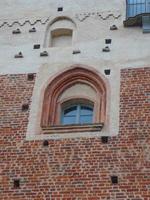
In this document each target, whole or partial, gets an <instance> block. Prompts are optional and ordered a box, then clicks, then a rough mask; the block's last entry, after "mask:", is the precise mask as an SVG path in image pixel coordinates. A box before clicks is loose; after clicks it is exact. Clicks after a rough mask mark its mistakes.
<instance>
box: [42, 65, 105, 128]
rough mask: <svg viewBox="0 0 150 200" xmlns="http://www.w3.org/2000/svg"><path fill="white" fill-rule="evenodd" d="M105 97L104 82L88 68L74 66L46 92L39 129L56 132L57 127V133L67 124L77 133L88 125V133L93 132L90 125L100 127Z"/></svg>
mask: <svg viewBox="0 0 150 200" xmlns="http://www.w3.org/2000/svg"><path fill="white" fill-rule="evenodd" d="M106 94H107V92H106V85H105V83H104V80H103V79H102V78H101V77H100V76H99V75H98V74H97V73H95V72H93V71H91V70H89V69H85V68H81V67H73V68H71V69H69V70H67V71H65V72H63V73H61V74H60V75H58V76H56V77H55V78H54V79H53V80H52V81H51V82H50V84H49V85H48V87H47V88H46V90H45V94H44V101H43V111H42V120H41V127H42V128H43V129H44V130H45V129H47V128H48V129H49V130H50V129H53V130H54V127H55V130H56V126H57V127H59V131H60V126H61V128H64V127H65V126H66V125H67V126H68V125H71V126H77V130H78V131H79V130H80V126H84V128H85V126H87V125H88V130H89V129H90V130H93V129H91V126H90V125H92V127H93V126H95V128H96V129H97V128H102V126H103V124H104V123H105V120H106V104H107V102H106ZM62 126H63V127H62ZM65 128H66V127H65ZM86 128H87V127H86ZM86 130H87V129H86ZM88 130H87V131H88Z"/></svg>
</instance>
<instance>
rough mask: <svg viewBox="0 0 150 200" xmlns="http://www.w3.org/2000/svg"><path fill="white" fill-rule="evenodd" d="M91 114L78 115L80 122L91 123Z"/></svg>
mask: <svg viewBox="0 0 150 200" xmlns="http://www.w3.org/2000/svg"><path fill="white" fill-rule="evenodd" d="M92 122H93V116H80V124H91V123H92Z"/></svg>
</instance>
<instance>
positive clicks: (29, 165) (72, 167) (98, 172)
mask: <svg viewBox="0 0 150 200" xmlns="http://www.w3.org/2000/svg"><path fill="white" fill-rule="evenodd" d="M33 86H34V81H33V82H30V81H27V79H26V75H9V76H8V75H7V76H0V200H77V199H78V200H116V199H117V200H125V199H126V200H149V199H150V123H149V122H150V68H143V69H124V70H122V71H121V91H120V97H121V98H120V132H119V135H118V136H117V137H112V138H110V139H109V143H108V144H102V143H101V140H100V139H98V138H90V139H89V138H88V139H86V138H78V139H62V140H57V141H54V140H50V141H49V146H48V147H43V146H42V143H43V141H32V142H27V141H25V134H26V128H27V123H28V115H29V112H28V111H27V112H22V111H21V105H22V104H23V103H28V102H30V101H31V96H32V90H33ZM111 175H117V176H118V178H119V183H118V184H117V185H112V184H111V181H110V176H111ZM15 178H20V181H21V185H20V189H14V188H13V179H15Z"/></svg>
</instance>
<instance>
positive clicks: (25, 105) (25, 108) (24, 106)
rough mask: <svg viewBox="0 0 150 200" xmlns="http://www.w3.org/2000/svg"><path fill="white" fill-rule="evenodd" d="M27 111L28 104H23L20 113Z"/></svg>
mask: <svg viewBox="0 0 150 200" xmlns="http://www.w3.org/2000/svg"><path fill="white" fill-rule="evenodd" d="M28 110H29V105H28V104H23V105H22V111H23V112H26V111H28Z"/></svg>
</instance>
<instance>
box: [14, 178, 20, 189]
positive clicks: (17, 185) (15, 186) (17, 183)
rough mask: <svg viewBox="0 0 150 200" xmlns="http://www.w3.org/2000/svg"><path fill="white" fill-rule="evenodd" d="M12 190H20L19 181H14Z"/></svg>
mask: <svg viewBox="0 0 150 200" xmlns="http://www.w3.org/2000/svg"><path fill="white" fill-rule="evenodd" d="M14 188H20V180H19V179H15V180H14Z"/></svg>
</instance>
